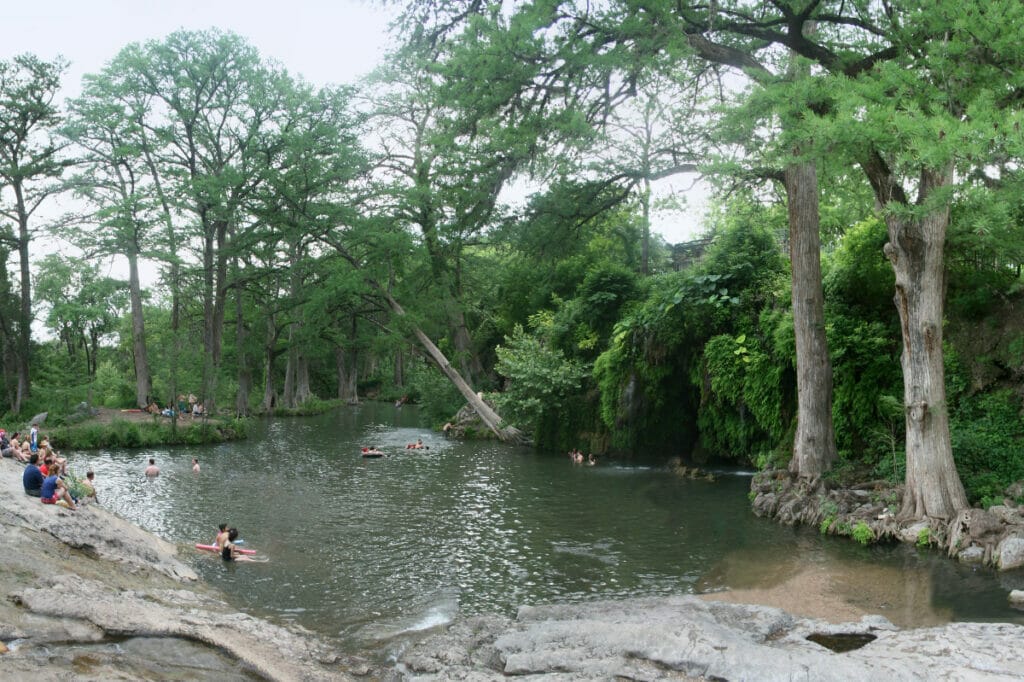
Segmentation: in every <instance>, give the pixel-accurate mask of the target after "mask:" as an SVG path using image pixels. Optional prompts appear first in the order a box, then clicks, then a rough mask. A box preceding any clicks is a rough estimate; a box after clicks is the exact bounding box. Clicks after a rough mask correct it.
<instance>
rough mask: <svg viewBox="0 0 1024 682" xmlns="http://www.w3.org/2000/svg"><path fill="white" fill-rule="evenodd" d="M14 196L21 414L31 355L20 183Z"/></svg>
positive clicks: (17, 405) (15, 409)
mask: <svg viewBox="0 0 1024 682" xmlns="http://www.w3.org/2000/svg"><path fill="white" fill-rule="evenodd" d="M14 195H15V199H16V201H17V212H18V264H19V266H20V268H21V308H20V311H19V312H20V314H19V319H18V345H17V349H18V392H17V395H16V397H15V403H14V407H13V412H14V413H15V414H17V413H18V412H21V406H22V404H23V403H24V402H25V400H26V399H27V398H28V397H29V395H30V394H31V387H32V386H31V379H30V376H29V354H30V353H31V351H32V266H31V264H30V263H29V260H28V244H29V232H28V212H27V211H26V209H25V198H24V194H23V191H22V187H21V184H20V183H15V184H14Z"/></svg>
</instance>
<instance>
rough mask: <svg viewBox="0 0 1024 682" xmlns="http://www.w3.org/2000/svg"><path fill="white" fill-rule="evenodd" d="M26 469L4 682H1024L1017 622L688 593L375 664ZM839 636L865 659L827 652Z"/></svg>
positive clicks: (478, 622) (450, 641)
mask: <svg viewBox="0 0 1024 682" xmlns="http://www.w3.org/2000/svg"><path fill="white" fill-rule="evenodd" d="M21 472H22V467H21V466H20V465H17V464H15V463H13V462H12V461H10V460H0V519H2V523H0V594H2V596H3V597H4V598H3V599H2V600H0V678H2V679H19V680H56V679H74V680H161V679H185V680H218V681H220V680H252V679H270V680H351V679H367V680H388V681H391V680H399V679H413V680H451V679H460V680H494V679H500V678H502V677H506V676H516V677H520V678H525V679H544V680H591V679H617V678H623V679H633V680H699V679H726V680H774V679H778V680H793V679H822V680H832V679H834V680H840V679H862V678H867V677H869V676H872V677H874V676H877V677H880V678H884V679H895V680H924V679H933V678H946V679H985V680H1004V679H1005V680H1010V679H1021V678H1024V661H1022V660H1021V657H1020V656H1018V655H1017V654H1016V647H1017V646H1018V643H1019V642H1020V640H1021V638H1022V637H1024V626H1018V625H1011V624H998V623H952V624H946V625H942V626H938V627H931V628H920V629H911V630H901V629H899V628H897V627H896V626H894V625H893V624H892V623H891V622H889V621H888V620H886V619H884V618H882V617H880V616H864V617H862V618H860V619H859V620H854V621H850V622H845V623H830V622H827V621H826V620H822V619H816V618H806V617H798V616H794V615H792V614H790V613H787V612H786V611H783V610H781V609H778V608H773V607H770V606H752V605H746V604H735V603H727V602H724V601H715V600H714V599H713V598H710V597H709V598H705V599H701V598H698V597H690V596H678V597H664V598H650V599H630V600H623V601H605V602H594V603H588V604H578V605H551V606H527V607H522V608H521V609H520V610H519V613H518V614H517V616H516V617H515V618H506V617H502V616H474V617H460V618H459V619H457V620H456V622H454V623H452V624H450V625H448V626H446V627H443V628H438V629H437V630H435V631H433V632H428V633H424V636H423V638H422V639H420V640H419V641H417V642H415V643H414V644H411V645H409V648H407V649H406V650H405V651H403V652H402V653H401V654H399V656H398V660H397V661H396V662H395V665H394V666H385V665H382V664H380V663H377V662H375V661H372V660H369V659H366V658H360V657H356V656H353V655H350V654H344V653H341V651H340V649H339V647H338V645H337V643H335V642H331V641H328V640H327V639H325V638H323V637H321V636H320V635H317V634H316V633H312V632H310V631H308V630H304V629H302V628H299V627H296V626H282V625H279V624H274V623H271V622H268V621H266V620H262V619H259V618H255V617H252V616H250V615H247V614H242V613H239V612H238V611H237V610H236V609H235V608H233V607H231V606H230V605H229V604H228V603H227V601H226V600H225V599H224V597H223V596H222V595H220V594H219V593H218V592H217V591H216V590H214V589H212V588H211V587H210V586H208V585H206V584H204V583H203V582H202V581H200V580H199V579H198V577H197V575H196V574H195V572H194V571H193V570H192V569H191V568H190V567H189V566H188V565H187V564H185V563H184V562H182V561H181V560H180V559H179V558H178V556H177V548H176V547H175V546H174V545H172V544H169V543H167V542H165V541H163V540H160V539H159V538H156V537H155V536H153V535H151V534H149V533H147V532H145V531H143V530H141V529H140V528H138V527H136V526H134V525H132V524H130V523H128V522H127V521H125V520H123V519H121V518H119V517H117V516H115V515H113V514H111V513H109V512H107V511H105V510H104V509H102V507H101V506H99V505H88V506H85V507H83V508H82V509H80V510H78V511H75V512H72V511H69V510H66V509H63V508H60V507H57V506H49V505H42V504H40V503H39V501H38V500H37V499H35V498H29V497H27V496H25V494H24V492H23V490H22V487H21ZM717 597H721V595H717ZM849 641H853V642H854V643H855V644H856V645H857V646H859V647H860V648H855V649H854V650H852V651H848V652H846V653H837V652H836V651H834V650H832V649H831V648H829V647H831V646H833V645H834V644H835V643H836V642H839V643H840V644H842V643H844V642H849ZM861 645H863V646H861Z"/></svg>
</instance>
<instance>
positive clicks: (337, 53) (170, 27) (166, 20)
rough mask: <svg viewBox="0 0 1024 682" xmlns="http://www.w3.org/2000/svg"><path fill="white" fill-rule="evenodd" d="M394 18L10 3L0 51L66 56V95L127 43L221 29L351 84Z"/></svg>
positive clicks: (353, 7) (271, 7)
mask: <svg viewBox="0 0 1024 682" xmlns="http://www.w3.org/2000/svg"><path fill="white" fill-rule="evenodd" d="M389 17H390V14H388V12H387V10H386V9H385V8H383V7H382V6H381V4H380V3H374V2H370V1H369V0H284V1H283V2H282V1H280V0H277V1H275V2H270V1H268V0H27V1H21V2H13V0H5V1H4V2H3V9H0V26H3V40H2V41H0V51H2V55H3V58H5V59H8V58H10V57H12V56H14V55H16V54H20V53H22V52H32V53H34V54H36V55H38V56H40V57H42V58H45V59H52V58H54V57H56V56H57V55H63V56H64V57H66V58H67V59H69V60H70V61H71V67H70V69H69V70H68V76H67V79H66V81H67V86H66V91H67V93H68V94H77V93H78V91H79V84H80V82H81V78H82V75H83V74H86V73H93V72H96V71H98V70H99V69H101V68H103V66H104V65H105V64H106V63H107V62H108V61H110V60H111V59H112V58H113V57H114V56H115V55H116V54H117V53H118V51H120V49H121V48H122V47H124V46H125V45H127V44H129V43H133V42H145V41H147V40H152V39H161V38H163V37H164V36H166V35H167V34H169V33H172V32H174V31H176V30H178V29H182V28H185V29H190V30H201V29H208V28H213V27H216V28H220V29H223V30H226V31H232V32H234V33H237V34H239V35H240V36H242V37H243V38H246V39H247V40H248V41H249V42H250V43H252V44H253V45H254V46H255V47H256V48H257V49H258V50H259V51H260V54H262V55H263V56H265V57H271V58H273V59H276V60H277V61H279V62H281V64H283V65H284V66H285V68H287V69H288V70H289V71H290V72H292V73H295V74H301V75H302V76H303V77H305V79H306V80H308V81H310V82H312V83H316V84H319V85H326V84H328V83H351V82H353V81H355V80H356V79H357V78H358V77H359V76H362V75H364V74H366V73H367V72H368V71H370V70H371V69H372V68H373V66H374V65H375V64H377V63H378V62H379V61H380V60H381V58H382V56H383V53H384V50H385V48H386V46H387V41H388V36H387V24H388V21H389Z"/></svg>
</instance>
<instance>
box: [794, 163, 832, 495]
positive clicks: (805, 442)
mask: <svg viewBox="0 0 1024 682" xmlns="http://www.w3.org/2000/svg"><path fill="white" fill-rule="evenodd" d="M785 183H786V196H787V199H788V207H789V252H790V262H791V267H790V270H791V273H792V285H793V332H794V334H795V336H796V385H797V419H796V436H795V437H794V438H793V459H792V460H790V463H789V470H790V471H791V472H792V473H793V474H795V475H797V476H799V477H800V478H802V479H804V480H806V481H808V482H810V483H811V484H812V485H817V483H818V482H819V481H820V479H821V476H822V474H824V473H825V472H826V471H828V469H829V467H831V466H832V463H833V462H835V460H836V458H837V457H838V454H837V452H836V437H835V430H834V427H833V424H832V363H831V361H830V360H829V357H828V342H827V340H826V338H825V304H824V294H823V292H822V287H821V236H820V234H819V229H820V224H819V219H818V215H819V213H818V172H817V167H816V165H815V164H814V162H805V163H795V164H792V165H790V166H789V167H788V168H786V171H785Z"/></svg>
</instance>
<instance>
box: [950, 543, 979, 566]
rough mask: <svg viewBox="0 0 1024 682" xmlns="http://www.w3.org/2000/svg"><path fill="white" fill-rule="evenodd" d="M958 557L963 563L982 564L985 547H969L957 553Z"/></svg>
mask: <svg viewBox="0 0 1024 682" xmlns="http://www.w3.org/2000/svg"><path fill="white" fill-rule="evenodd" d="M956 559H957V561H959V562H960V563H962V564H980V563H981V562H982V561H984V560H985V549H984V548H983V547H977V546H971V547H967V548H966V549H963V550H961V551H960V553H959V554H957V555H956Z"/></svg>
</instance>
